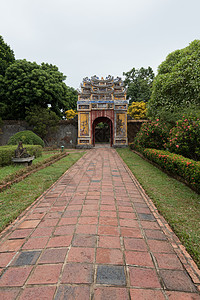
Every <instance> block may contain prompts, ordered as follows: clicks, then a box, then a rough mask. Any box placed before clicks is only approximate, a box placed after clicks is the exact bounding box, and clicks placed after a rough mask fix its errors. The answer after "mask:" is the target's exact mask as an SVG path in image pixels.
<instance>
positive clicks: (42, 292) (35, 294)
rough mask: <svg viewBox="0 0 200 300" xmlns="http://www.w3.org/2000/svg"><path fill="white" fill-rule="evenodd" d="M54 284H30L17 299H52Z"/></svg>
mask: <svg viewBox="0 0 200 300" xmlns="http://www.w3.org/2000/svg"><path fill="white" fill-rule="evenodd" d="M55 290H56V286H48V285H47V286H32V287H26V288H25V289H24V291H23V292H22V294H21V295H20V297H19V300H37V299H40V300H52V299H53V296H54V293H55Z"/></svg>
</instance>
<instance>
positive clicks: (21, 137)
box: [8, 130, 44, 147]
mask: <svg viewBox="0 0 200 300" xmlns="http://www.w3.org/2000/svg"><path fill="white" fill-rule="evenodd" d="M20 141H21V142H22V143H23V144H26V145H40V146H42V147H44V142H43V140H42V139H41V138H40V137H39V136H38V135H36V134H35V133H34V132H32V131H30V130H25V131H20V132H17V133H15V134H14V135H13V136H11V137H10V138H9V140H8V145H17V144H18V143H19V142H20Z"/></svg>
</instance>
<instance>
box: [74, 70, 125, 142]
mask: <svg viewBox="0 0 200 300" xmlns="http://www.w3.org/2000/svg"><path fill="white" fill-rule="evenodd" d="M127 108H128V101H127V100H126V90H125V88H124V86H123V81H122V80H121V78H119V77H117V78H115V79H114V78H113V77H112V76H110V75H109V76H108V77H106V78H105V79H104V78H101V79H99V78H98V77H97V76H93V77H91V79H89V78H87V77H86V78H84V79H83V83H82V84H81V91H80V92H79V98H78V102H77V110H78V145H77V147H79V148H91V147H93V146H94V145H95V127H96V125H97V124H98V123H99V122H101V121H102V122H106V123H107V124H108V125H109V130H110V145H111V146H114V147H122V146H127V144H128V143H127Z"/></svg>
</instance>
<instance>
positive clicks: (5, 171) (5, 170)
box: [0, 152, 55, 183]
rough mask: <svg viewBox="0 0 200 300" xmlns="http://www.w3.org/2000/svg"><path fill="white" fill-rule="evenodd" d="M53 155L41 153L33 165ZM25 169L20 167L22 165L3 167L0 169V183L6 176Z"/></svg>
mask: <svg viewBox="0 0 200 300" xmlns="http://www.w3.org/2000/svg"><path fill="white" fill-rule="evenodd" d="M54 154H55V153H48V152H43V154H42V156H40V157H37V158H35V159H34V160H33V165H35V164H36V163H38V162H42V161H44V160H45V159H47V158H49V157H51V156H53V155H54ZM23 168H24V169H26V167H24V166H22V165H14V164H13V165H9V166H5V167H0V183H1V182H2V181H3V180H4V178H6V177H7V176H9V175H11V174H13V173H16V172H17V171H19V170H21V169H23Z"/></svg>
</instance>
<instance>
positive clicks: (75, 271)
mask: <svg viewBox="0 0 200 300" xmlns="http://www.w3.org/2000/svg"><path fill="white" fill-rule="evenodd" d="M93 273H94V270H93V265H92V264H86V263H83V264H80V263H68V264H66V265H65V267H64V270H63V274H62V278H61V283H70V284H77V283H82V284H84V283H92V282H93Z"/></svg>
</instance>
